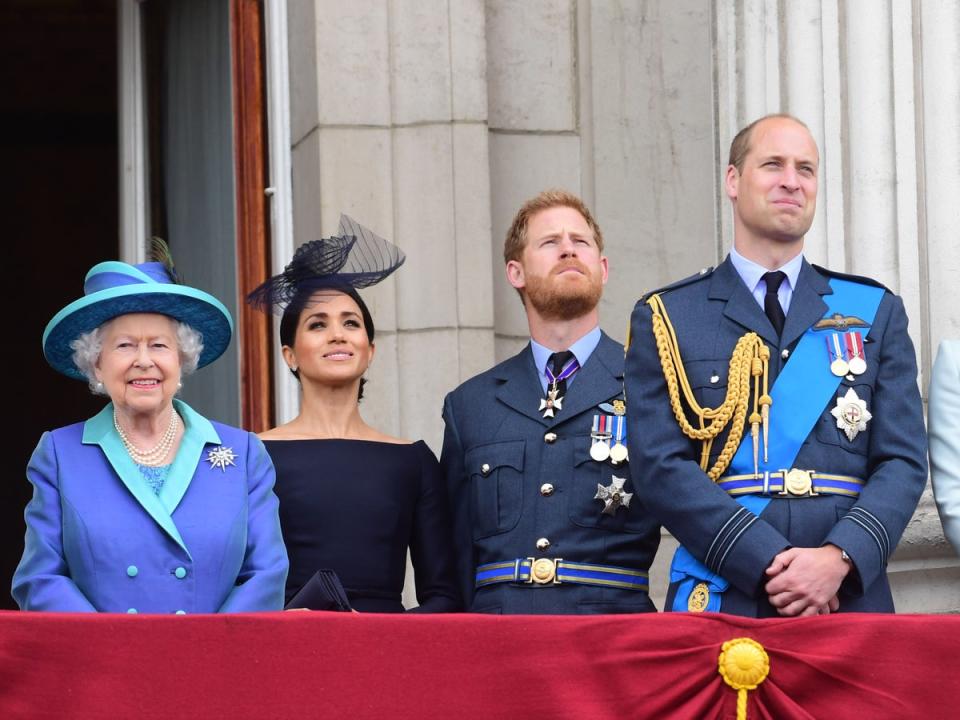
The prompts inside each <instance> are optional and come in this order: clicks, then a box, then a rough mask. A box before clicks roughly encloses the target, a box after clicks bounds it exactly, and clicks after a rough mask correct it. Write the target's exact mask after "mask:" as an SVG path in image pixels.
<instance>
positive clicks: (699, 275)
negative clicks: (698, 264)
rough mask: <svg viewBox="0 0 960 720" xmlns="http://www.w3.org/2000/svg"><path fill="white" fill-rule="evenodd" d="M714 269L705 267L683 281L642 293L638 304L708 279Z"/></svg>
mask: <svg viewBox="0 0 960 720" xmlns="http://www.w3.org/2000/svg"><path fill="white" fill-rule="evenodd" d="M715 269H716V268H714V267H705V268H703V269H702V270H701V271H700V272H698V273H695V274H693V275H691V276H690V277H685V278H684V279H683V280H677V281H676V282H672V283H670V284H669V285H664V286H663V287H661V288H657V289H656V290H651V291H649V292H647V293H644V295H643V297H641V298H640V302H641V303H645V302H646V301H647V299H648V298H649V297H650V296H651V295H657V294H658V293H664V292H668V291H670V290H676V289H677V288H681V287H685V286H687V285H691V284H693V283H695V282H697V281H698V280H703V279H705V278H708V277H710V275H711V274H712V273H713V271H714V270H715Z"/></svg>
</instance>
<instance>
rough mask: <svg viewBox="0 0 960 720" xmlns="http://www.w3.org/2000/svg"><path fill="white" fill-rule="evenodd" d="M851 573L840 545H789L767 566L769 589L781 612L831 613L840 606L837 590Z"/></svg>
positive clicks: (785, 613) (794, 614) (775, 605)
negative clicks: (797, 546)
mask: <svg viewBox="0 0 960 720" xmlns="http://www.w3.org/2000/svg"><path fill="white" fill-rule="evenodd" d="M848 572H850V565H849V564H848V563H847V562H846V561H844V560H843V559H842V557H841V555H840V548H838V547H837V546H836V545H824V546H823V547H818V548H796V547H795V548H789V549H788V550H784V551H783V552H781V553H780V554H778V555H777V556H776V557H775V558H774V559H773V562H772V563H770V567H768V568H767V570H766V575H767V577H768V578H770V580H769V581H768V582H767V584H766V587H765V589H766V592H767V595H768V597H769V599H770V604H771V605H773V606H774V607H775V608H777V612H778V613H780V614H781V615H784V616H797V615H829V614H830V613H832V612H836V611H837V610H838V609H839V608H840V600H839V598H838V597H837V592H838V591H839V590H840V584H841V583H842V582H843V579H844V578H845V577H846V576H847V573H848Z"/></svg>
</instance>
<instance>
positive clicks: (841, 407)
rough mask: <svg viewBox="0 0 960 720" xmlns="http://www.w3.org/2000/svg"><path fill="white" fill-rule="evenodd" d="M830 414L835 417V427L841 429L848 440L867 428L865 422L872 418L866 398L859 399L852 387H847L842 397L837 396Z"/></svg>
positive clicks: (851, 439) (851, 440)
mask: <svg viewBox="0 0 960 720" xmlns="http://www.w3.org/2000/svg"><path fill="white" fill-rule="evenodd" d="M830 414H831V415H833V416H834V417H835V418H836V419H837V427H838V428H839V429H841V430H843V432H844V433H845V434H846V436H847V440H849V441H850V442H853V440H854V438H856V437H857V435H858V434H859V433H860V432H862V431H863V430H866V429H867V422H868V421H869V420H871V419H872V418H873V415H871V414H870V411H869V410H867V402H866V400H861V399H860V398H859V397H858V396H857V393H856V392H855V391H854V389H853V388H849V389H848V390H847V394H846V395H844V396H843V397H842V398H837V406H836V407H835V408H834V409H833V410H831V411H830Z"/></svg>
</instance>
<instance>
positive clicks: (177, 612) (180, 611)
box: [174, 610, 187, 615]
mask: <svg viewBox="0 0 960 720" xmlns="http://www.w3.org/2000/svg"><path fill="white" fill-rule="evenodd" d="M186 614H187V611H186V610H177V611H176V612H175V613H174V615H186Z"/></svg>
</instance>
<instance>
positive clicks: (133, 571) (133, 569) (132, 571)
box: [127, 565, 140, 577]
mask: <svg viewBox="0 0 960 720" xmlns="http://www.w3.org/2000/svg"><path fill="white" fill-rule="evenodd" d="M138 572H140V571H139V570H137V566H136V565H130V566H129V567H128V568H127V577H136V576H137V573H138Z"/></svg>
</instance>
